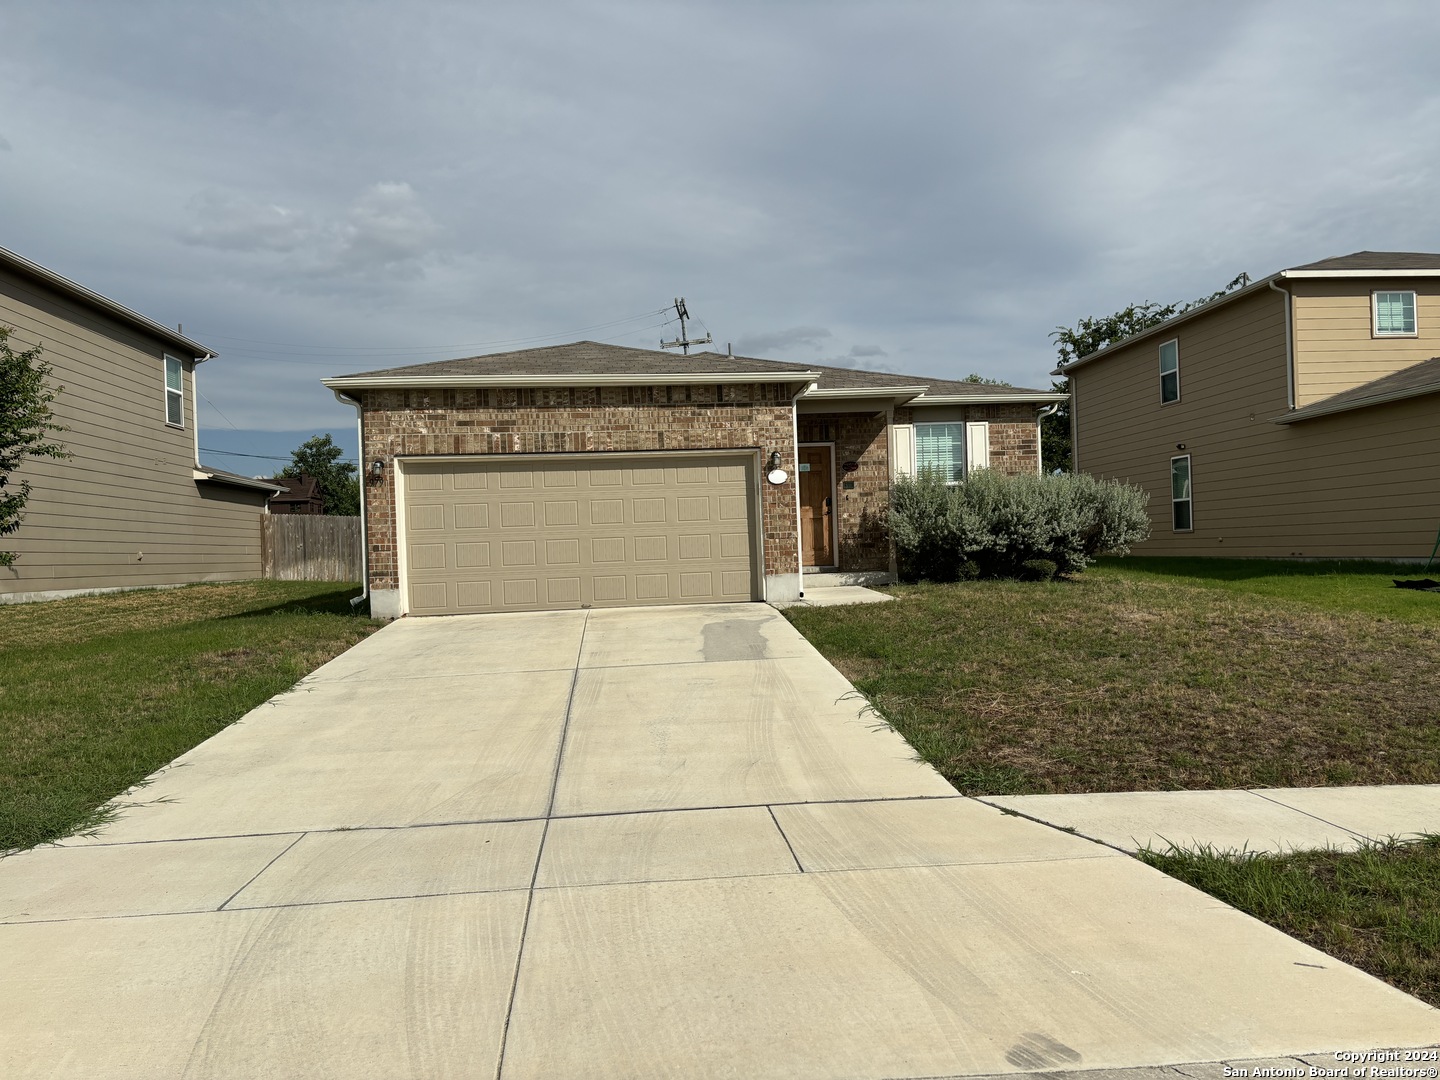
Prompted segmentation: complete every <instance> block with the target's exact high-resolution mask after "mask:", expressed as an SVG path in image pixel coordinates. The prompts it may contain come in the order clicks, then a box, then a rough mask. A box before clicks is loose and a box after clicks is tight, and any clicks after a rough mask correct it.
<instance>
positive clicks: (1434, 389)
mask: <svg viewBox="0 0 1440 1080" xmlns="http://www.w3.org/2000/svg"><path fill="white" fill-rule="evenodd" d="M1426 394H1440V381H1436V382H1433V383H1426V384H1424V385H1422V386H1410V387H1406V388H1405V389H1404V390H1395V391H1392V392H1391V393H1388V394H1375V395H1374V396H1371V397H1363V398H1351V399H1350V400H1349V401H1342V402H1338V403H1336V404H1335V405H1333V406H1330V407H1328V408H1327V407H1326V405H1325V402H1323V401H1319V402H1316V403H1315V404H1314V405H1307V406H1305V407H1304V408H1303V409H1296V410H1295V411H1294V412H1292V413H1285V414H1284V415H1282V416H1274V417H1271V418H1270V422H1271V423H1272V424H1298V423H1300V422H1301V421H1303V420H1316V419H1319V418H1320V417H1322V416H1334V415H1336V414H1337V413H1342V412H1352V411H1354V410H1355V409H1368V408H1369V407H1370V406H1372V405H1385V404H1387V403H1388V402H1391V401H1404V400H1405V399H1406V398H1414V397H1424V396H1425V395H1426Z"/></svg>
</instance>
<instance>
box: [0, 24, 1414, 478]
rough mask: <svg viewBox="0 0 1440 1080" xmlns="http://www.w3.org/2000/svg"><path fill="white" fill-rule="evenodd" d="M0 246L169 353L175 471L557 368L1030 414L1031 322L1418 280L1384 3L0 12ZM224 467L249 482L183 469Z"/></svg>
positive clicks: (1393, 32) (1042, 369)
mask: <svg viewBox="0 0 1440 1080" xmlns="http://www.w3.org/2000/svg"><path fill="white" fill-rule="evenodd" d="M0 31H3V40H4V41H5V59H4V62H3V63H0V102H3V108H0V223H3V230H0V245H3V246H5V247H9V248H11V249H12V250H15V251H18V252H19V253H21V254H22V255H25V256H27V257H28V258H31V259H34V260H35V261H37V262H40V263H42V264H44V265H46V266H48V267H50V268H51V269H53V270H56V271H58V272H59V273H61V274H64V275H66V276H68V277H71V278H73V279H75V280H77V281H79V282H80V283H81V284H83V285H86V286H88V287H90V288H92V289H95V290H96V291H98V292H102V293H104V294H106V295H108V296H111V297H113V298H114V299H116V300H119V301H120V302H122V303H124V304H127V305H128V306H130V307H133V308H135V309H137V310H138V311H141V312H143V313H144V314H146V315H149V316H150V317H152V318H154V319H157V320H159V321H161V322H167V323H170V324H172V325H174V324H177V323H183V324H184V327H185V333H186V334H187V335H189V336H191V337H194V338H196V339H198V340H199V341H201V342H203V343H205V344H206V345H208V346H210V347H211V348H213V349H215V350H216V351H217V352H218V353H219V354H220V355H219V358H218V359H217V360H215V361H214V362H213V363H210V364H207V365H206V366H205V367H204V368H203V369H202V371H201V377H200V388H201V391H202V392H203V394H204V395H205V397H206V398H207V399H208V402H202V407H201V425H202V439H201V441H202V444H203V445H206V446H210V447H216V448H219V449H224V450H230V451H244V452H249V453H269V454H285V453H286V452H287V451H288V450H289V449H290V448H291V447H293V446H294V445H296V443H298V441H299V440H300V439H301V438H304V437H305V436H306V435H308V434H310V433H312V432H316V431H333V432H334V433H335V434H336V436H337V439H340V441H342V442H343V443H344V444H345V445H346V446H347V447H348V448H349V449H350V450H351V451H352V452H353V447H354V419H353V415H354V414H353V412H352V411H351V410H349V409H346V408H343V407H342V406H340V405H339V404H338V403H336V402H335V400H334V399H333V398H332V397H331V395H330V393H329V391H327V390H325V389H324V388H323V387H321V386H320V385H319V379H321V378H323V377H324V376H327V375H331V374H342V373H347V372H353V371H362V370H366V369H370V368H377V367H387V366H395V365H400V364H406V363H419V362H424V361H429V360H437V359H447V358H450V357H454V356H467V355H474V354H476V353H482V352H493V351H499V350H500V349H503V348H510V347H519V346H520V345H521V344H523V345H532V344H536V345H538V344H556V343H561V342H565V341H573V340H578V339H581V338H593V339H595V340H600V341H609V342H615V343H617V344H624V345H632V346H640V347H647V348H655V347H657V346H658V343H659V341H660V339H661V337H662V336H664V337H666V338H670V337H674V336H675V332H676V330H677V329H678V328H677V327H676V326H675V325H673V324H672V325H660V324H661V323H662V321H663V319H664V318H665V316H664V315H663V314H656V313H658V312H660V311H661V309H663V308H665V307H667V306H668V305H669V304H670V301H671V300H672V298H674V297H675V296H684V297H685V298H686V299H687V301H688V305H689V310H690V312H691V314H692V315H693V316H694V317H696V318H697V319H698V320H703V326H698V327H697V326H695V324H693V323H692V329H694V330H696V331H697V332H698V333H701V334H703V333H704V331H705V329H708V330H709V331H711V332H712V333H713V334H714V336H715V340H716V342H717V343H718V346H719V348H720V350H721V351H723V350H724V348H725V343H726V342H733V343H734V346H735V350H736V351H737V352H744V353H746V354H749V355H759V356H766V357H770V358H773V359H779V360H796V361H804V362H817V363H818V362H828V363H839V364H848V365H853V366H860V367H867V368H873V369H878V370H890V371H900V372H906V373H914V374H930V375H937V376H947V377H951V378H958V377H962V376H964V375H965V374H967V373H969V372H978V373H980V374H983V375H987V376H990V377H994V378H1001V379H1005V380H1007V381H1009V382H1012V383H1015V384H1018V385H1029V386H1042V387H1043V386H1048V385H1049V375H1048V372H1049V370H1050V368H1051V367H1053V364H1054V359H1055V354H1054V348H1053V345H1052V343H1051V341H1050V339H1049V334H1050V332H1051V331H1052V330H1053V329H1054V328H1055V327H1056V326H1057V325H1069V324H1073V323H1074V322H1075V321H1076V320H1077V319H1078V318H1080V317H1082V316H1084V315H1090V314H1104V313H1109V312H1111V311H1114V310H1116V309H1117V308H1121V307H1124V306H1125V305H1126V304H1128V303H1130V302H1131V301H1141V300H1155V301H1161V302H1166V301H1171V300H1180V299H1190V298H1193V297H1195V296H1199V295H1201V294H1205V293H1209V292H1211V291H1213V290H1215V289H1217V288H1220V287H1222V286H1223V285H1225V283H1226V282H1228V281H1229V280H1230V279H1231V278H1233V277H1234V276H1235V275H1236V274H1237V273H1239V272H1240V271H1242V270H1243V271H1247V272H1249V273H1250V274H1251V275H1253V276H1257V277H1258V276H1261V275H1264V274H1267V273H1270V272H1272V271H1274V270H1277V269H1280V268H1282V267H1285V266H1293V265H1296V264H1299V263H1304V262H1310V261H1313V260H1315V259H1320V258H1324V257H1326V256H1330V255H1339V254H1344V253H1347V252H1351V251H1357V250H1363V249H1371V250H1405V251H1440V169H1437V165H1440V78H1437V75H1436V71H1437V67H1436V60H1435V57H1436V56H1437V54H1440V8H1436V6H1435V5H1434V4H1433V3H1430V2H1418V3H1393V4H1386V3H1376V2H1373V0H1371V2H1367V3H1358V2H1349V3H1335V2H1327V0H1300V2H1294V3H1265V2H1255V0H1250V2H1244V3H1216V2H1213V0H1212V2H1209V3H1205V4H1200V3H1193V2H1192V3H1185V4H1180V3H1168V2H1156V0H1144V2H1139V0H1137V2H1133V3H1108V4H1107V3H1093V2H1081V0H1067V2H1064V3H1053V4H1047V3H1020V2H1015V0H1004V2H1000V0H995V2H980V0H965V2H960V0H954V2H950V3H939V2H933V3H909V4H907V3H896V2H891V0H887V2H883V3H882V2H878V0H877V2H873V3H863V4H842V3H832V2H827V3H793V2H784V0H778V2H777V0H771V2H769V3H754V4H751V3H717V4H698V3H697V4H691V3H644V4H642V3H629V2H620V0H606V2H599V3H591V4H588V5H585V6H579V5H562V4H556V3H546V2H530V3H524V4H520V3H516V4H506V3H494V2H487V3H480V4H475V3H469V4H441V3H416V2H411V3H404V4H401V3H358V2H356V3H324V2H320V0H305V2H304V3H296V2H294V0H287V2H283V3H278V2H277V3H265V2H258V0H216V2H211V3H195V2H193V0H188V2H185V3H152V2H146V0H125V2H124V3H113V2H107V0H94V2H91V3H75V2H65V0H49V2H47V3H44V4H38V3H37V4H28V5H19V4H7V5H5V8H4V11H3V14H0ZM207 460H209V461H211V463H213V464H220V465H224V466H226V467H230V468H235V469H236V470H237V471H242V472H247V473H252V472H260V471H265V470H268V469H269V468H271V467H272V465H271V463H269V462H267V461H265V460H264V459H242V458H237V457H224V456H213V457H212V456H209V455H207Z"/></svg>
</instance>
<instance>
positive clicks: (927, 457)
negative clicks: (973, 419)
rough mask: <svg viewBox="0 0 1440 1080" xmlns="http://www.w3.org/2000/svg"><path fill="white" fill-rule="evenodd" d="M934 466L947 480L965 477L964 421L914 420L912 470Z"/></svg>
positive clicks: (947, 481) (952, 481) (950, 482)
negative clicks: (924, 422) (920, 421)
mask: <svg viewBox="0 0 1440 1080" xmlns="http://www.w3.org/2000/svg"><path fill="white" fill-rule="evenodd" d="M925 469H934V470H935V471H936V472H938V473H939V474H940V475H941V476H943V477H944V478H945V482H946V483H947V484H955V483H959V482H960V481H961V480H964V479H965V425H964V424H916V425H915V471H916V472H921V471H923V470H925Z"/></svg>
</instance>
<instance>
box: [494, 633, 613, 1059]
mask: <svg viewBox="0 0 1440 1080" xmlns="http://www.w3.org/2000/svg"><path fill="white" fill-rule="evenodd" d="M589 628H590V611H589V610H588V609H587V610H586V612H585V621H584V622H583V623H582V624H581V625H580V645H579V647H578V648H577V649H576V650H575V674H574V675H573V676H571V678H570V697H569V698H568V699H567V700H566V702H565V722H564V723H563V724H562V725H561V726H560V745H559V747H558V748H557V749H556V751H555V769H554V771H553V773H552V774H551V777H550V801H549V802H548V803H546V804H545V825H544V828H542V829H541V830H540V847H539V848H538V849H537V850H536V852H535V867H534V869H533V870H531V871H530V892H529V894H528V895H527V896H526V897H525V919H524V921H523V922H521V924H520V947H519V948H518V949H516V950H515V975H514V977H513V978H512V979H511V980H510V1000H509V1002H508V1003H507V1004H506V1006H505V1027H504V1030H503V1031H501V1033H500V1054H499V1056H498V1057H497V1058H496V1059H495V1080H500V1074H501V1073H503V1072H504V1071H505V1048H506V1046H507V1045H508V1043H509V1041H510V1017H511V1015H512V1014H513V1013H514V1012H515V993H516V991H517V990H518V989H519V987H520V964H521V963H522V962H523V961H524V959H525V938H526V935H528V934H529V933H530V912H531V911H532V910H533V909H534V907H535V885H536V883H537V882H538V881H539V880H540V861H541V860H542V859H543V858H544V857H545V841H546V840H547V839H548V838H549V836H550V822H551V820H552V818H553V817H554V814H555V793H556V792H557V791H559V790H560V765H561V763H562V762H563V761H564V760H565V742H566V740H567V739H568V738H569V737H570V714H571V713H572V712H573V711H574V709H575V689H576V687H578V686H579V685H580V658H581V657H582V656H584V655H585V631H586V630H588V629H589Z"/></svg>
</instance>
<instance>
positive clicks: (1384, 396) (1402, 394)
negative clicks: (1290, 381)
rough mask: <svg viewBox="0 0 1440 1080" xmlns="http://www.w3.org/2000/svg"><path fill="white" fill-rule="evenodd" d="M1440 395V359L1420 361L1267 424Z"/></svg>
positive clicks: (1283, 422) (1289, 421)
mask: <svg viewBox="0 0 1440 1080" xmlns="http://www.w3.org/2000/svg"><path fill="white" fill-rule="evenodd" d="M1436 393H1440V356H1437V357H1434V358H1432V359H1430V360H1422V361H1420V363H1418V364H1411V365H1410V366H1409V367H1407V368H1405V369H1403V370H1401V371H1397V372H1395V373H1394V374H1393V375H1385V376H1383V377H1381V378H1379V379H1374V380H1372V381H1371V382H1368V383H1363V384H1362V385H1360V386H1356V387H1352V388H1351V389H1349V390H1342V391H1340V393H1338V394H1332V395H1330V396H1329V397H1328V398H1325V399H1323V400H1321V401H1316V402H1313V403H1312V404H1309V405H1306V406H1305V407H1304V408H1303V409H1296V410H1295V411H1294V412H1288V413H1286V414H1285V415H1283V416H1277V417H1275V418H1274V419H1273V420H1272V421H1271V423H1274V424H1293V423H1295V422H1296V421H1298V420H1310V419H1313V418H1314V417H1317V416H1329V415H1330V414H1331V413H1338V412H1349V411H1350V410H1351V409H1364V408H1367V407H1368V406H1371V405H1381V404H1384V403H1385V402H1387V401H1402V400H1404V399H1405V398H1412V397H1420V396H1421V395H1423V394H1436Z"/></svg>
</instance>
